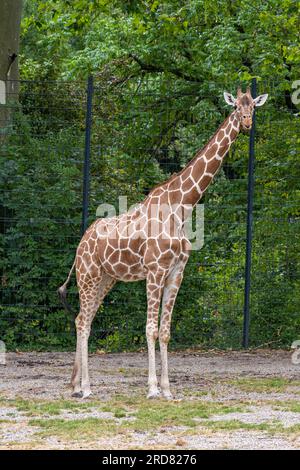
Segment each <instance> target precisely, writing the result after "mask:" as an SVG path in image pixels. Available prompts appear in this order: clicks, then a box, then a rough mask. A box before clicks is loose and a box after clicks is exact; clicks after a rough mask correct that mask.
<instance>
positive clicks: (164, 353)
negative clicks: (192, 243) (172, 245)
mask: <svg viewBox="0 0 300 470" xmlns="http://www.w3.org/2000/svg"><path fill="white" fill-rule="evenodd" d="M187 260H188V256H183V257H182V260H181V261H180V262H179V263H178V264H177V265H176V266H175V268H174V269H173V271H172V273H171V274H170V275H169V276H168V278H167V280H166V285H165V288H164V293H163V301H162V316H161V322H160V328H159V346H160V354H161V382H160V385H161V390H162V394H163V396H164V397H165V398H166V399H167V400H171V399H172V398H173V396H172V393H171V391H170V383H169V372H168V344H169V340H170V329H171V319H172V312H173V308H174V304H175V300H176V296H177V293H178V291H179V288H180V285H181V282H182V278H183V271H184V268H185V265H186V262H187Z"/></svg>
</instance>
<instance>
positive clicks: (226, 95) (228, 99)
mask: <svg viewBox="0 0 300 470" xmlns="http://www.w3.org/2000/svg"><path fill="white" fill-rule="evenodd" d="M224 100H225V101H226V103H227V104H229V106H235V104H236V99H235V98H234V97H233V96H232V95H231V94H230V93H227V91H224Z"/></svg>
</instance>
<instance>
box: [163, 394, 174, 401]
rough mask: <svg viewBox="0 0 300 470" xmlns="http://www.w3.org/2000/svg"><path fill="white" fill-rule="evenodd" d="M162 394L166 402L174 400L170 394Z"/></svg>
mask: <svg viewBox="0 0 300 470" xmlns="http://www.w3.org/2000/svg"><path fill="white" fill-rule="evenodd" d="M162 394H163V397H164V398H165V399H166V400H174V397H173V395H172V393H171V392H165V393H164V392H162Z"/></svg>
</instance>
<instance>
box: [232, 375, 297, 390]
mask: <svg viewBox="0 0 300 470" xmlns="http://www.w3.org/2000/svg"><path fill="white" fill-rule="evenodd" d="M230 384H232V385H234V386H236V387H238V388H239V389H240V390H243V391H245V392H257V393H264V392H286V390H287V389H288V387H299V386H300V381H299V380H292V379H285V378H283V377H270V378H243V379H236V380H232V381H230Z"/></svg>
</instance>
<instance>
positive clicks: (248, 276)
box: [243, 78, 257, 348]
mask: <svg viewBox="0 0 300 470" xmlns="http://www.w3.org/2000/svg"><path fill="white" fill-rule="evenodd" d="M256 88H257V87H256V78H253V79H252V82H251V95H252V98H256V93H257V90H256ZM254 143H255V109H254V113H253V119H252V128H251V132H250V139H249V161H248V195H247V235H246V263H245V290H244V326H243V347H244V348H248V346H249V326H250V289H251V252H252V220H253V194H254V159H255V155H254Z"/></svg>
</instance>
